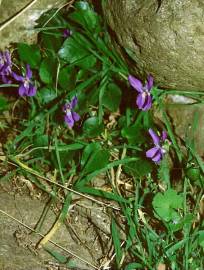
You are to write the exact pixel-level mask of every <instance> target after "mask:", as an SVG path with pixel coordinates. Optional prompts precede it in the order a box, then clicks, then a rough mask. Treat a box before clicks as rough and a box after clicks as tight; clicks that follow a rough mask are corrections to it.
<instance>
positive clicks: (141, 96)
mask: <svg viewBox="0 0 204 270" xmlns="http://www.w3.org/2000/svg"><path fill="white" fill-rule="evenodd" d="M145 98H146V93H145V92H143V93H141V94H138V96H137V100H136V104H137V106H138V108H139V109H142V108H143V106H144V103H145Z"/></svg>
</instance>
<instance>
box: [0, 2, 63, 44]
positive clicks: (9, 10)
mask: <svg viewBox="0 0 204 270" xmlns="http://www.w3.org/2000/svg"><path fill="white" fill-rule="evenodd" d="M29 3H31V0H21V1H19V0H9V1H8V0H0V14H1V18H0V25H2V24H5V23H6V22H7V21H9V20H11V18H12V17H13V16H15V14H17V13H18V12H19V11H21V10H22V9H23V8H25V7H26V6H27V5H28V4H29ZM65 3H67V1H66V0H38V1H36V2H35V3H34V5H32V6H31V7H30V8H29V9H28V10H26V12H24V13H23V14H22V15H20V16H19V17H18V18H17V19H15V20H14V21H13V22H12V23H10V24H8V26H6V27H5V28H4V29H3V30H2V31H0V40H1V43H0V48H1V49H3V48H5V47H8V46H9V44H10V43H13V42H33V41H34V40H35V38H36V36H37V32H36V31H35V32H34V31H32V29H33V27H34V25H35V21H36V20H37V19H38V18H39V17H40V15H41V14H42V13H43V12H45V11H47V10H48V9H51V8H59V7H61V6H62V5H63V4H65Z"/></svg>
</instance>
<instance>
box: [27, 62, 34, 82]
mask: <svg viewBox="0 0 204 270" xmlns="http://www.w3.org/2000/svg"><path fill="white" fill-rule="evenodd" d="M32 74H33V73H32V71H31V69H30V65H29V64H27V65H26V78H28V79H31V78H32Z"/></svg>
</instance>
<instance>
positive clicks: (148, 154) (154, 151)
mask: <svg viewBox="0 0 204 270" xmlns="http://www.w3.org/2000/svg"><path fill="white" fill-rule="evenodd" d="M158 151H159V148H158V147H157V146H156V147H153V148H151V149H149V150H148V151H147V152H146V157H148V158H153V157H154V156H155V155H156V154H157V152H158Z"/></svg>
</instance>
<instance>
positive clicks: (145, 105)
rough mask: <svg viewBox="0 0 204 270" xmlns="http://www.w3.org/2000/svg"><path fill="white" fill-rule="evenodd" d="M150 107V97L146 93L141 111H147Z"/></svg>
mask: <svg viewBox="0 0 204 270" xmlns="http://www.w3.org/2000/svg"><path fill="white" fill-rule="evenodd" d="M151 107H152V97H151V96H150V95H148V94H147V95H146V100H145V104H144V105H143V109H142V110H143V111H148V110H149V109H150V108H151Z"/></svg>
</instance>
